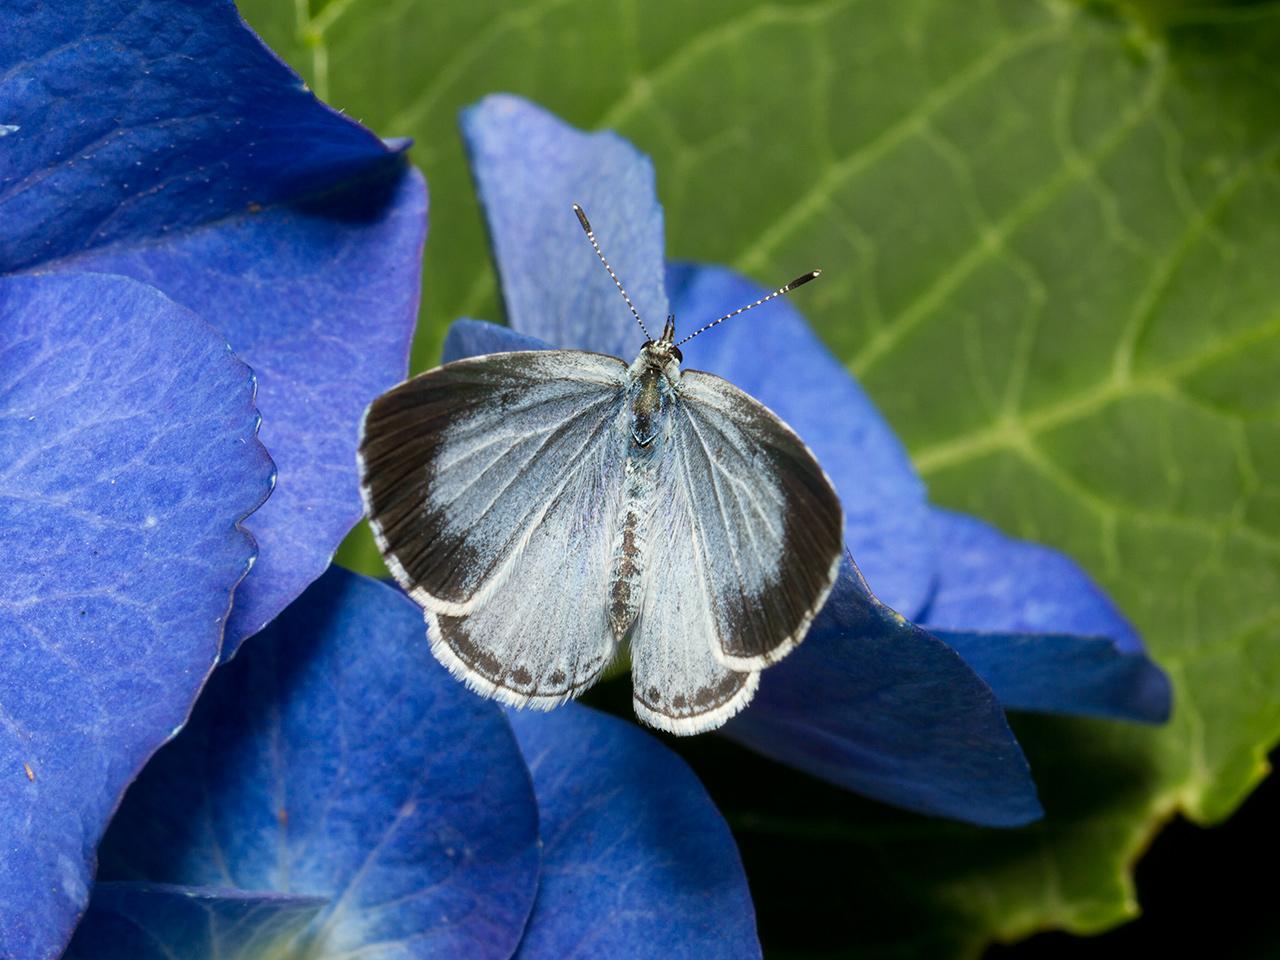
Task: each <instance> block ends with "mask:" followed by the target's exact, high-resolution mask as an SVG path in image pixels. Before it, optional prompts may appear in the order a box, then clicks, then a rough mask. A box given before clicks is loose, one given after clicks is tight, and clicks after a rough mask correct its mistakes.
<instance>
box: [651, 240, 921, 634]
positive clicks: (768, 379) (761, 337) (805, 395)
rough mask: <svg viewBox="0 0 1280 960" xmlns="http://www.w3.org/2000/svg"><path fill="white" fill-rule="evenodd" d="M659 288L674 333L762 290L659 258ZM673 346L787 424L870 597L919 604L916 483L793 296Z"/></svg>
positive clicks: (894, 442)
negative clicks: (826, 480)
mask: <svg viewBox="0 0 1280 960" xmlns="http://www.w3.org/2000/svg"><path fill="white" fill-rule="evenodd" d="M790 279H791V278H790V277H785V278H782V279H781V280H780V281H779V282H785V281H786V280H790ZM817 282H818V283H821V282H822V281H821V280H819V281H817ZM667 289H668V290H669V291H670V293H671V299H672V306H673V308H674V311H675V314H676V327H677V335H678V336H681V335H683V336H688V334H690V333H692V332H693V331H694V330H696V329H697V328H698V327H700V326H702V325H703V324H705V323H708V322H710V321H712V320H714V319H715V318H716V317H719V316H722V315H724V314H726V313H728V312H729V311H731V310H735V309H737V308H738V307H741V306H744V305H745V304H748V303H751V302H753V301H755V300H757V299H759V298H760V297H762V296H764V295H765V294H766V293H768V292H769V291H767V290H765V289H763V288H762V287H759V286H757V285H756V284H755V283H753V282H751V281H750V280H747V279H746V278H744V277H742V276H740V275H738V274H736V273H734V272H733V271H732V270H728V269H726V268H724V267H705V266H696V265H693V264H685V263H673V264H671V265H670V266H669V267H668V270H667ZM816 289H817V285H816V284H815V285H814V286H812V287H804V288H803V289H802V290H801V291H798V292H797V293H795V294H793V295H792V296H794V297H796V298H803V297H805V296H806V295H807V294H808V293H809V292H810V291H813V290H816ZM681 349H682V350H683V351H684V356H685V363H684V366H685V368H686V369H699V370H708V371H710V372H711V373H715V374H718V375H719V376H722V377H724V378H725V379H726V380H729V381H730V382H732V383H734V384H736V385H737V386H738V387H740V388H741V389H743V390H745V391H746V392H747V393H749V394H751V395H752V396H753V397H755V398H756V399H757V400H759V401H760V402H761V403H763V404H764V405H765V406H767V407H768V408H769V409H771V410H772V411H773V412H774V413H776V414H777V415H778V416H780V417H781V418H782V419H783V420H785V421H786V422H787V423H788V424H790V426H791V427H792V429H794V430H795V431H796V433H798V434H799V435H800V437H801V438H802V439H803V440H804V441H805V443H806V444H808V446H809V449H811V450H812V451H813V453H814V455H815V456H816V457H817V458H818V461H819V462H820V463H821V464H822V466H823V469H825V470H826V472H827V475H828V476H829V477H830V478H831V482H832V483H833V484H835V487H836V491H837V492H838V493H839V494H840V501H841V503H842V504H843V505H844V511H845V541H846V543H847V544H848V547H849V550H850V551H851V552H852V553H853V557H854V559H855V560H856V561H857V563H858V567H859V569H861V570H862V572H863V575H864V576H865V577H866V578H867V582H868V583H870V585H871V588H872V590H874V591H875V594H876V596H878V597H879V598H880V599H881V600H883V601H884V602H885V603H887V604H888V605H889V606H891V607H893V608H894V609H896V610H902V611H906V612H907V613H908V614H911V613H912V612H914V611H916V610H919V609H921V608H922V607H923V606H924V604H925V602H926V601H927V599H928V597H929V594H930V593H931V592H932V589H933V581H934V564H935V558H936V546H935V544H934V539H933V536H932V529H931V526H930V516H929V508H928V506H927V504H926V502H925V489H924V484H923V483H922V482H921V481H920V478H919V477H918V476H917V475H916V472H915V468H914V467H912V465H911V460H910V459H909V458H908V456H907V452H906V450H905V449H904V447H903V446H902V444H901V442H899V440H898V438H897V437H896V436H895V435H894V433H893V431H892V430H891V429H890V428H889V425H888V424H887V423H886V422H885V421H884V418H883V417H881V416H880V411H878V410H877V409H876V408H875V405H874V404H873V403H872V402H871V400H870V398H869V397H868V396H867V395H866V393H864V392H863V390H862V388H861V387H859V386H858V384H857V383H856V382H855V381H854V379H853V378H852V377H851V376H849V372H848V371H847V370H846V369H845V368H844V366H843V365H841V363H840V362H839V361H838V360H836V358H835V357H833V356H832V355H831V353H830V352H829V351H828V350H827V349H826V347H824V346H823V345H822V343H821V342H820V341H819V340H818V338H817V337H816V336H814V334H813V331H811V330H810V329H809V327H808V325H807V324H806V323H805V322H804V319H803V318H802V317H801V316H800V314H799V313H798V312H797V310H796V304H795V303H792V302H788V301H787V300H775V301H773V302H771V303H767V304H765V305H764V306H762V307H758V308H756V309H755V310H753V311H752V312H751V313H748V314H746V315H745V316H741V317H735V318H733V319H732V320H728V321H726V322H725V323H722V324H720V325H719V326H718V327H716V328H715V329H714V330H709V331H707V332H706V333H705V334H703V335H701V336H698V337H696V338H694V339H693V340H691V341H689V342H688V343H686V344H685V345H684V346H683V347H681Z"/></svg>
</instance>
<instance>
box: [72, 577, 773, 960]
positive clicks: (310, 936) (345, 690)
mask: <svg viewBox="0 0 1280 960" xmlns="http://www.w3.org/2000/svg"><path fill="white" fill-rule="evenodd" d="M270 951H276V955H280V956H286V957H288V956H307V957H314V958H317V960H323V958H325V957H348V956H352V955H358V956H361V957H370V958H377V957H468V958H472V957H474V958H478V960H485V958H506V957H510V956H512V955H513V952H514V954H515V955H516V956H518V957H521V958H525V960H542V958H546V960H557V958H560V957H564V956H568V955H570V954H578V955H582V956H602V957H639V956H652V957H663V958H668V957H674V958H677V960H679V958H690V960H693V958H703V957H712V958H720V957H723V958H731V957H732V958H738V957H758V956H759V954H760V948H759V943H758V941H757V940H756V933H755V914H754V910H753V908H752V905H751V898H750V895H749V893H748V891H747V885H746V878H745V876H744V875H743V871H742V864H741V861H740V860H739V858H738V852H737V848H736V846H735V845H734V842H733V838H732V837H731V835H730V834H729V829H728V827H727V825H726V824H725V822H724V820H723V819H721V817H720V815H719V814H718V813H717V812H716V809H715V807H714V806H713V805H712V803H711V800H710V798H709V797H708V796H707V795H706V792H705V791H704V790H703V789H702V787H701V785H700V784H699V783H698V781H697V779H696V778H695V777H694V775H693V773H692V771H690V770H689V768H688V767H687V766H685V764H684V762H683V761H681V760H680V759H679V758H678V757H677V756H676V755H675V754H673V753H672V752H671V751H669V750H668V749H667V748H666V747H664V746H663V745H662V744H661V743H659V742H658V741H657V740H656V739H654V738H653V737H651V736H649V735H648V734H646V733H644V732H643V731H642V730H640V729H639V728H638V727H636V726H635V725H634V724H630V723H627V722H625V721H622V720H619V719H617V718H614V717H610V716H607V715H605V714H601V713H597V712H595V711H593V710H590V709H588V708H586V707H583V706H580V705H577V704H571V705H569V706H567V707H565V708H564V709H562V710H559V711H556V712H555V713H554V714H552V715H549V716H548V715H544V714H527V713H525V714H519V715H514V714H513V715H507V714H504V713H503V712H502V710H501V709H500V708H499V707H498V706H497V705H496V704H494V703H492V702H491V701H487V700H482V699H480V698H479V697H476V696H474V695H473V694H471V693H470V692H469V691H467V690H466V689H465V688H464V687H463V686H462V685H461V684H458V683H457V682H456V681H454V680H453V678H452V677H450V676H449V674H448V673H447V672H446V671H445V669H444V668H443V667H441V666H440V665H439V664H438V663H436V661H435V660H434V659H433V658H432V656H431V654H430V652H429V650H428V648H427V645H426V644H425V643H424V642H423V641H422V615H421V612H420V611H419V610H418V608H417V607H416V606H415V605H414V604H413V603H412V602H411V601H410V600H408V599H407V598H406V597H405V596H404V595H403V594H401V593H399V592H398V591H397V590H395V589H394V588H392V587H390V586H388V585H386V584H383V583H379V582H378V581H375V580H370V579H367V578H365V577H361V576H359V575H357V574H353V573H348V572H346V571H344V570H342V569H340V568H337V567H334V568H331V569H330V570H329V572H328V573H327V574H325V575H324V576H323V577H322V578H321V579H320V580H319V581H317V583H316V584H315V585H314V586H313V587H312V588H311V589H310V590H309V591H308V592H307V593H306V594H304V595H303V597H302V598H301V599H299V600H298V601H297V602H295V603H294V604H293V605H292V606H291V607H290V608H289V609H288V610H287V611H285V613H284V614H283V615H282V616H281V617H280V618H279V619H278V620H277V621H276V622H275V623H273V624H272V625H271V626H270V627H268V628H267V629H266V630H265V631H264V632H263V633H262V634H261V635H260V636H258V637H255V638H254V640H253V642H252V643H251V644H249V645H248V646H247V647H246V649H245V650H244V651H243V652H242V653H241V654H240V656H238V657H237V658H236V659H235V660H234V661H233V662H232V663H230V664H228V665H226V666H224V667H223V668H222V669H220V670H219V671H218V672H217V674H215V676H214V677H213V679H212V680H211V681H210V683H209V687H208V689H207V691H206V692H205V693H204V695H203V696H202V697H201V698H200V701H199V703H198V704H197V705H196V709H195V712H194V714H193V716H192V718H191V722H190V723H189V724H188V726H187V727H186V729H184V730H183V731H182V733H181V734H179V735H178V737H177V738H176V739H175V740H174V742H173V743H172V744H170V745H169V746H167V747H166V748H165V749H163V750H162V751H160V753H159V754H158V755H157V756H156V758H155V759H154V760H153V761H152V763H151V764H150V765H149V766H148V767H147V768H146V770H145V771H144V772H143V774H142V776H141V777H140V778H139V780H138V781H137V783H136V784H135V785H134V787H133V789H132V790H131V791H130V793H129V795H128V797H127V799H126V801H125V803H124V806H123V807H122V808H121V810H120V813H119V814H118V815H117V817H116V818H115V820H114V821H113V823H112V825H111V829H110V831H109V832H108V834H107V837H106V839H105V840H104V842H103V845H102V850H101V866H100V870H99V882H98V884H97V886H96V887H95V889H94V894H93V902H92V905H91V907H90V910H89V913H88V915H87V917H86V918H85V921H84V923H83V924H82V925H81V927H80V928H79V930H78V931H77V933H76V937H75V940H74V941H73V942H72V944H71V948H70V950H69V952H68V956H69V957H73V958H86V960H87V958H93V960H111V958H115V957H119V958H122V960H124V958H128V960H149V958H153V957H154V958H156V960H160V958H163V957H166V956H169V957H173V956H180V957H184V958H192V960H199V958H202V957H208V958H211V960H212V958H214V957H221V958H224V960H225V958H228V957H246V958H248V957H260V956H264V955H271V953H270Z"/></svg>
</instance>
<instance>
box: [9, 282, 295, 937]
mask: <svg viewBox="0 0 1280 960" xmlns="http://www.w3.org/2000/svg"><path fill="white" fill-rule="evenodd" d="M257 425H258V417H257V412H256V410H255V409H254V406H253V376H252V374H251V373H250V371H249V369H248V368H247V367H246V366H245V365H244V364H242V363H241V362H240V361H239V360H237V359H236V358H235V357H234V356H233V355H232V354H231V352H230V351H229V350H228V349H227V344H226V342H225V341H224V340H223V339H222V337H220V336H219V335H218V334H217V333H216V332H215V331H214V330H212V329H211V328H210V327H209V326H208V325H207V324H205V323H204V322H203V321H202V320H200V319H199V318H198V317H196V316H195V315H194V314H192V313H191V312H190V311H188V310H186V309H185V308H183V307H180V306H178V305H177V304H175V303H173V302H172V301H170V300H168V299H166V298H165V297H164V296H162V295H161V294H159V293H157V292H156V291H155V290H153V289H151V288H150V287H146V286H144V285H142V284H139V283H135V282H133V281H131V280H126V279H124V278H121V277H107V276H100V275H93V274H85V275H50V276H30V277H27V276H23V277H8V278H0V529H3V530H5V531H7V532H8V533H9V534H12V535H9V536H6V537H5V551H6V560H7V566H6V576H5V577H4V578H3V579H2V580H0V771H4V776H5V778H6V783H7V786H6V787H5V789H3V790H0V823H3V824H4V825H5V827H4V829H5V843H4V846H5V851H6V852H5V854H4V855H3V856H0V956H15V957H16V956H21V957H46V956H56V955H58V953H59V952H60V951H61V950H62V948H63V946H64V945H65V944H66V942H67V938H68V937H69V936H70V933H71V929H72V927H73V926H74V923H75V920H76V918H77V917H78V916H79V914H80V913H81V911H82V910H83V909H84V906H85V903H86V901H87V900H88V895H89V894H88V883H89V879H90V877H91V876H92V874H93V859H94V855H93V850H94V847H95V846H96V844H97V841H98V838H99V837H100V836H101V833H102V831H103V829H104V828H105V826H106V822H107V820H108V818H109V817H110V816H111V813H112V811H113V810H114V809H115V807H116V804H117V803H118V802H119V800H120V796H121V794H122V793H123V792H124V789H125V787H126V786H127V785H128V783H129V781H130V780H132V779H133V777H134V775H135V774H136V773H137V771H138V769H139V768H140V767H141V766H142V765H143V764H144V763H145V762H146V760H147V758H148V757H150V756H151V754H152V753H153V752H154V751H155V750H156V749H157V748H158V747H159V746H160V745H161V744H162V743H163V742H164V741H165V740H167V739H168V738H169V737H170V736H172V734H173V731H174V730H175V728H177V727H179V726H180V725H181V724H182V722H183V721H184V720H185V719H186V716H187V713H188V711H189V710H190V709H191V704H192V702H193V701H194V700H195V698H196V694H197V693H198V692H199V690H200V687H201V685H202V684H203V682H204V679H205V677H206V675H207V674H208V672H209V670H211V669H212V667H213V664H214V663H215V661H216V660H217V657H218V649H219V645H220V642H221V639H222V632H223V628H224V625H225V622H226V616H227V611H228V608H229V607H230V603H231V593H232V590H233V589H234V588H235V585H236V584H237V583H238V582H239V581H240V579H241V578H242V577H243V576H244V575H245V573H246V571H247V570H248V569H249V565H250V563H251V561H252V558H253V556H254V546H253V541H252V539H251V538H250V537H249V536H248V535H247V534H245V533H244V532H243V531H242V530H241V529H239V522H240V521H241V520H242V519H243V518H244V517H245V516H246V515H248V514H249V513H251V512H252V511H253V510H254V509H255V508H256V507H257V506H258V505H259V504H260V503H262V501H263V500H264V499H265V498H266V497H267V495H268V493H269V492H270V490H271V483H272V476H273V468H272V465H271V460H270V458H269V457H268V456H267V454H266V451H265V450H264V448H263V447H262V445H261V444H260V443H258V441H257V439H256V432H257Z"/></svg>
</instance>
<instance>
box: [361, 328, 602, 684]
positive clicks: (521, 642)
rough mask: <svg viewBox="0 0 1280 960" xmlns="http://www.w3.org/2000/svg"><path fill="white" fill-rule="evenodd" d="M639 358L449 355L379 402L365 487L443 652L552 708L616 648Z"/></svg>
mask: <svg viewBox="0 0 1280 960" xmlns="http://www.w3.org/2000/svg"><path fill="white" fill-rule="evenodd" d="M625 373H626V366H625V364H623V363H622V361H620V360H617V359H615V358H613V357H605V356H602V355H599V354H590V353H580V352H577V351H529V352H520V353H507V354H493V355H489V356H484V357H475V358H471V359H468V360H461V361H458V362H456V363H451V364H447V365H445V366H443V367H440V368H437V369H436V370H433V371H430V372H429V373H426V374H423V375H421V376H419V377H415V378H414V379H412V380H409V381H407V382H405V383H403V384H401V385H400V386H398V387H396V388H395V389H393V390H392V391H390V392H389V393H387V394H384V395H383V396H382V397H379V398H378V400H376V401H374V403H373V405H372V406H371V407H370V409H369V412H368V414H367V415H366V417H365V423H364V430H363V436H362V440H361V445H360V454H361V472H362V489H363V491H364V496H365V503H366V507H367V510H368V514H369V517H370V522H371V524H372V525H373V529H374V533H375V536H376V537H377V540H378V544H379V546H380V547H381V548H382V551H383V554H384V556H385V557H386V558H387V561H388V566H389V567H390V568H391V570H392V573H393V574H394V575H395V577H396V579H397V581H399V583H400V584H401V586H403V587H404V588H405V589H406V590H407V591H408V592H409V593H410V595H411V596H413V597H414V599H416V600H417V601H418V602H419V603H420V604H421V605H422V606H423V607H424V608H425V609H426V612H427V613H426V615H427V622H428V624H429V625H430V631H429V632H430V634H431V644H432V650H433V652H434V653H435V654H436V656H437V658H438V659H439V660H440V661H441V662H442V663H444V665H445V666H446V667H448V668H449V669H450V670H451V671H452V672H453V673H454V674H455V675H456V676H458V677H460V678H461V679H463V680H464V681H466V682H467V683H468V684H469V685H470V686H472V687H474V688H476V689H478V690H480V691H481V692H482V693H485V694H487V695H490V696H494V697H496V698H498V699H500V700H503V701H504V702H507V703H510V704H513V705H516V706H524V705H534V706H541V707H550V706H554V705H555V704H556V703H559V702H561V701H563V700H564V699H566V698H568V697H570V696H574V695H576V694H577V693H579V692H581V691H582V690H583V689H585V688H586V687H587V686H589V685H590V683H591V682H593V681H594V680H595V678H596V677H597V676H598V675H599V673H600V671H601V670H603V668H604V667H605V665H607V663H608V662H609V660H610V659H611V658H612V656H613V652H614V639H613V634H612V630H611V629H610V627H609V624H608V621H607V618H606V612H607V611H606V604H605V602H604V598H606V597H607V596H608V582H607V580H608V569H609V564H608V555H607V554H608V549H609V545H610V544H611V542H612V533H613V530H614V527H615V525H616V522H617V514H618V510H619V504H620V500H621V494H622V490H623V486H624V484H623V471H624V469H625V450H624V449H622V448H621V444H622V443H623V435H622V434H621V433H620V432H619V430H618V418H619V416H620V415H621V413H622V410H623V404H624V395H623V389H624V377H625Z"/></svg>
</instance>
